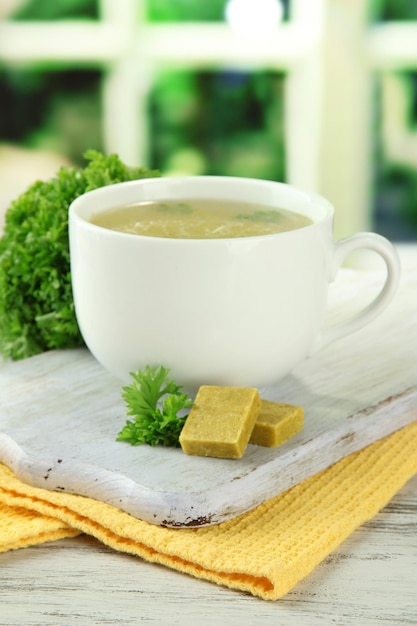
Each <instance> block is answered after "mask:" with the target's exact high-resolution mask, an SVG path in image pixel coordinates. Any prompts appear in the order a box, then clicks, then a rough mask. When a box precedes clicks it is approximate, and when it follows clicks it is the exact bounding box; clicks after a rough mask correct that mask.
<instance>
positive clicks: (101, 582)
mask: <svg viewBox="0 0 417 626" xmlns="http://www.w3.org/2000/svg"><path fill="white" fill-rule="evenodd" d="M405 252H406V255H405V257H404V258H405V262H406V263H409V262H410V258H414V259H415V258H416V256H417V248H416V247H414V248H413V249H410V248H407V250H405ZM410 254H411V256H410ZM413 262H414V261H413ZM416 416H417V412H416ZM138 623H140V624H150V625H154V624H170V625H173V626H174V625H176V624H178V625H179V624H181V625H182V626H183V625H188V624H195V623H200V624H203V626H206V625H208V626H209V625H211V624H213V625H214V624H222V626H228V625H230V626H236V625H237V624H240V625H243V626H245V625H246V626H257V625H259V626H261V625H262V626H265V625H269V624H271V625H272V624H274V625H275V624H277V625H283V626H292V625H294V626H295V625H297V626H299V625H300V624H302V625H304V624H305V625H308V626H316V625H317V626H318V625H326V626H327V625H333V624H336V625H340V626H350V625H352V626H353V625H354V626H358V625H361V626H362V625H366V626H370V625H373V624H375V625H382V624H383V625H384V626H397V625H398V626H399V625H402V624H404V625H408V626H410V625H414V626H415V625H417V476H415V477H414V478H413V479H412V480H410V481H409V482H408V483H407V485H406V486H405V487H404V488H403V489H402V490H401V491H400V492H399V493H398V494H397V495H396V496H395V497H394V498H393V500H392V501H391V502H390V503H389V504H388V505H387V506H386V507H385V509H383V510H382V511H381V512H380V513H379V514H378V515H377V516H376V517H375V518H374V519H373V520H371V521H370V522H368V523H366V524H364V525H363V526H362V527H361V528H359V529H358V530H357V531H356V532H355V533H353V535H351V536H350V537H349V538H348V539H347V540H346V541H345V542H344V543H343V544H342V545H341V546H340V547H339V548H338V549H337V550H335V551H334V552H333V553H332V554H331V555H330V556H329V557H327V559H325V560H324V561H323V562H322V563H321V564H320V565H319V566H318V567H317V568H316V569H315V570H314V572H313V573H312V574H310V575H309V576H308V577H307V578H306V579H304V580H303V581H301V582H300V583H299V584H298V585H297V586H296V587H295V589H293V591H291V592H290V593H289V594H287V596H285V597H284V598H283V599H281V600H278V601H276V602H266V601H263V600H260V599H258V598H255V597H252V596H251V595H249V594H244V593H240V592H237V591H230V590H228V589H226V588H222V587H218V586H217V585H214V584H212V583H208V582H204V581H200V580H196V579H193V578H191V577H189V576H186V575H184V574H180V573H178V572H176V571H171V570H169V569H167V568H165V567H162V566H158V565H154V564H149V563H146V562H144V561H142V560H141V559H139V558H137V557H132V556H128V555H125V554H120V553H117V552H114V551H112V550H110V549H108V548H106V547H105V546H103V545H101V544H100V543H99V542H97V541H95V540H93V539H91V538H89V537H85V536H80V537H77V538H75V539H65V540H62V541H58V542H54V543H49V544H44V545H40V546H37V547H32V548H26V549H22V550H17V551H11V552H6V553H3V554H1V555H0V626H14V625H19V626H35V625H36V626H43V625H48V624H53V625H55V626H61V625H62V626H67V625H68V626H70V625H72V624H77V625H78V624H81V625H89V626H90V625H91V626H93V625H94V626H95V625H101V624H114V625H117V624H123V625H125V624H126V625H128V624H138Z"/></svg>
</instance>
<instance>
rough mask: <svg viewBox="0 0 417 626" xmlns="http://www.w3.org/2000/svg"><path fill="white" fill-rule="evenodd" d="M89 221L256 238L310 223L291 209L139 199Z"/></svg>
mask: <svg viewBox="0 0 417 626" xmlns="http://www.w3.org/2000/svg"><path fill="white" fill-rule="evenodd" d="M91 222H92V223H93V224H96V225H97V226H102V227H103V228H109V229H111V230H116V231H120V232H123V233H131V234H135V235H147V236H149V237H166V238H171V239H226V238H229V237H233V238H234V237H256V236H259V235H271V234H274V233H281V232H285V231H289V230H294V229H297V228H303V227H305V226H308V225H309V224H312V220H311V219H310V218H308V217H306V216H304V215H301V214H300V213H295V212H294V211H289V210H287V209H279V208H277V209H275V208H271V207H270V206H265V205H257V204H253V203H245V202H233V201H229V200H227V201H219V200H187V201H176V200H175V201H173V200H166V201H161V202H140V203H137V204H129V205H125V206H120V207H116V208H113V209H109V210H107V211H103V212H102V213H98V214H96V215H93V217H92V218H91Z"/></svg>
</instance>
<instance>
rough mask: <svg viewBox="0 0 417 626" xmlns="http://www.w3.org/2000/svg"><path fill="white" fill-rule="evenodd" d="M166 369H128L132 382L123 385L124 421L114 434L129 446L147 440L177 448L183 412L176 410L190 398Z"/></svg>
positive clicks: (187, 406)
mask: <svg viewBox="0 0 417 626" xmlns="http://www.w3.org/2000/svg"><path fill="white" fill-rule="evenodd" d="M168 374H169V369H167V368H166V367H163V366H162V365H160V366H158V367H156V368H152V367H150V366H149V365H148V366H146V368H145V370H144V371H141V370H138V371H137V372H132V373H131V376H132V378H133V382H132V383H131V384H130V385H128V386H126V387H123V389H122V398H123V399H124V400H125V403H126V406H127V415H131V416H133V417H134V419H133V421H132V420H127V421H126V424H125V426H124V427H123V428H122V430H121V431H120V433H119V434H118V436H117V441H127V442H129V443H131V444H132V445H133V446H136V445H140V444H143V443H147V444H149V445H150V446H156V445H158V444H159V445H162V446H174V447H179V445H180V444H179V436H180V433H181V430H182V427H183V426H184V422H185V420H186V419H187V415H182V416H179V415H178V413H180V412H181V411H183V410H184V409H187V408H189V407H191V406H192V404H193V401H192V400H191V398H190V397H189V396H188V395H187V394H186V393H183V391H182V386H180V385H177V384H176V383H175V382H174V381H173V380H169V379H168Z"/></svg>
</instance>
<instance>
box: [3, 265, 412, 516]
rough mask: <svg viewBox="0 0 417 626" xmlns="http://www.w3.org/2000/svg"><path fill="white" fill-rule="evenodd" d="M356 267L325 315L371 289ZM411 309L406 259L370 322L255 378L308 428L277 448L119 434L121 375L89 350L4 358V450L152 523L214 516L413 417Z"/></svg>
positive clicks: (355, 302)
mask: <svg viewBox="0 0 417 626" xmlns="http://www.w3.org/2000/svg"><path fill="white" fill-rule="evenodd" d="M357 277H358V274H357V273H356V272H346V273H345V275H344V276H343V277H342V279H341V280H339V281H338V282H337V284H336V285H335V286H334V289H333V292H332V298H331V305H330V308H329V320H330V321H335V320H337V319H339V318H340V317H341V316H344V315H347V314H349V312H350V311H351V310H353V309H354V308H355V307H359V306H360V304H361V303H362V302H364V301H365V300H367V299H370V298H371V297H372V294H373V293H374V290H375V289H376V288H377V285H378V284H379V283H380V277H379V276H378V275H376V274H375V273H372V274H369V276H368V277H367V280H364V278H363V276H362V278H361V281H358V280H357ZM364 285H365V287H363V286H364ZM416 310H417V272H416V271H410V272H406V273H405V274H404V276H403V279H402V285H401V288H400V291H399V293H398V295H397V297H396V299H395V301H394V302H393V303H392V304H391V306H390V307H389V308H388V309H387V311H386V312H385V313H384V314H383V315H382V316H381V317H380V318H379V319H377V320H376V321H375V322H374V323H373V324H370V325H369V326H368V327H366V328H364V329H363V330H361V331H359V332H357V333H355V334H354V335H351V336H350V337H347V338H345V339H343V340H341V341H339V342H337V343H335V344H333V345H332V346H330V347H329V348H327V349H326V350H324V351H323V352H322V353H320V354H318V355H316V356H314V357H313V358H311V359H309V360H308V361H306V362H305V363H303V364H301V366H299V367H298V368H297V369H296V370H295V371H294V372H293V373H292V374H291V375H290V376H288V377H286V378H285V379H283V380H282V381H280V382H279V383H278V384H277V385H275V386H274V387H270V388H265V389H262V390H261V395H262V396H263V397H265V398H269V399H272V400H280V401H284V402H290V403H294V404H301V405H303V406H304V407H305V422H306V424H305V428H304V430H303V432H302V433H300V434H299V435H297V436H296V437H295V438H293V439H292V440H290V441H289V442H287V443H286V444H284V445H283V446H282V447H280V448H278V449H275V450H268V449H264V448H260V447H258V446H249V447H248V450H247V452H246V454H245V456H244V457H243V459H241V460H234V461H228V460H222V459H205V458H198V457H189V456H187V455H184V454H183V453H182V452H181V450H178V449H164V448H149V447H148V446H139V447H131V446H129V445H127V444H121V443H117V442H116V441H115V437H116V435H117V432H118V431H119V430H120V428H121V427H122V425H123V424H124V421H125V419H126V416H125V411H124V406H123V402H122V399H121V396H120V383H119V382H118V381H117V380H115V379H114V378H112V377H111V376H110V375H109V374H107V373H106V372H105V371H104V370H103V369H102V368H101V367H100V366H99V365H98V364H97V363H96V362H95V361H94V359H93V358H92V357H91V356H90V354H89V353H88V352H87V351H86V350H73V351H64V352H51V353H47V354H43V355H40V356H38V357H34V358H32V359H28V360H26V361H23V362H17V363H11V364H7V365H4V366H3V368H2V369H1V370H0V429H1V430H2V431H3V434H0V461H2V462H3V463H5V464H6V465H8V466H9V467H11V468H12V469H13V470H14V471H15V472H16V474H17V475H18V476H19V477H20V478H21V479H22V480H24V481H27V482H29V483H31V484H34V485H37V486H40V487H43V488H47V489H54V490H60V491H67V492H72V493H79V494H82V495H87V496H90V497H93V498H96V499H100V500H103V501H105V502H108V503H111V504H114V505H116V506H118V507H119V508H122V509H123V510H126V511H128V512H129V513H131V514H132V515H134V516H137V517H139V518H141V519H145V520H147V521H150V522H152V523H157V524H162V525H167V526H198V525H202V524H210V523H217V522H219V521H222V520H224V519H227V518H230V517H233V516H235V515H237V514H240V513H242V512H243V511H245V510H248V509H250V508H252V507H253V506H256V505H257V504H259V503H260V502H262V501H263V500H265V499H267V498H270V497H271V496H273V495H275V494H277V493H280V492H282V491H284V490H286V489H288V488H289V487H291V486H293V485H294V484H296V483H298V482H300V481H301V480H304V479H305V478H307V477H308V476H311V475H313V474H315V473H316V472H318V471H320V470H322V469H324V468H325V467H327V466H329V465H331V464H332V463H334V462H335V461H337V460H339V459H340V458H342V457H344V456H346V455H347V454H350V453H351V452H354V451H356V450H358V449H360V448H362V447H364V446H366V445H368V444H370V443H372V442H373V441H375V440H376V439H378V438H381V437H383V436H385V435H387V434H389V433H391V432H393V431H394V430H397V429H398V428H401V427H402V426H404V425H406V424H408V423H410V422H411V421H414V420H415V419H416V413H415V406H416V402H417V358H416V354H417V324H416ZM236 480H239V489H238V490H237V489H236V488H235V485H236V482H235V481H236Z"/></svg>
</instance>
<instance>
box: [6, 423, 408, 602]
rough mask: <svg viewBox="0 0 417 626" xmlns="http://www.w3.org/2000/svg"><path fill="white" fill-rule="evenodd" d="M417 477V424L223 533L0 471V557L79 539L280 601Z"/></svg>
mask: <svg viewBox="0 0 417 626" xmlns="http://www.w3.org/2000/svg"><path fill="white" fill-rule="evenodd" d="M415 473H417V422H414V423H413V424H411V425H409V426H406V427H405V428H402V429H401V430H399V431H397V432H395V433H394V434H392V435H390V436H388V437H386V438H385V439H382V440H380V441H378V442H376V443H374V444H372V445H370V446H368V447H367V448H365V449H363V450H361V451H360V452H357V453H355V454H352V455H350V456H349V457H346V458H345V459H342V460H341V461H339V462H338V463H336V464H335V465H333V466H332V467H330V468H328V469H327V470H325V471H323V472H321V473H320V474H317V475H316V476H313V477H312V478H310V479H308V480H305V481H304V482H303V483H301V484H299V485H297V486H296V487H293V488H292V489H290V490H288V491H286V492H285V493H283V494H281V495H279V496H276V497H274V498H272V499H271V500H269V501H267V502H265V503H264V504H262V505H260V506H258V507H257V508H256V509H254V510H253V511H250V512H249V513H245V514H243V515H241V516H239V517H238V518H236V519H234V520H231V521H227V522H224V523H222V524H219V525H217V526H210V527H205V528H198V529H167V528H161V527H158V526H154V525H152V524H149V523H147V522H143V521H141V520H137V519H135V518H133V517H131V516H130V515H128V514H126V513H123V512H122V511H120V510H118V509H116V508H114V507H112V506H109V505H107V504H104V503H102V502H98V501H95V500H91V499H89V498H85V497H82V496H75V495H69V494H63V493H55V492H50V491H45V490H43V489H38V488H34V487H30V486H28V485H25V484H23V483H22V482H21V481H19V480H17V478H16V477H15V476H14V475H13V474H12V472H11V471H10V470H8V469H7V468H6V467H5V466H4V465H0V551H1V550H3V551H5V550H10V549H12V548H20V547H24V546H28V545H34V544H37V543H42V542H45V541H51V540H54V539H59V538H62V537H68V536H74V535H75V534H77V533H79V532H84V533H88V534H90V535H93V536H94V537H96V538H97V539H99V540H100V541H102V542H103V543H105V544H107V545H108V546H111V547H112V548H114V549H115V550H120V551H122V552H128V553H130V554H136V555H138V556H140V557H142V558H144V559H147V560H149V561H153V562H156V563H162V564H163V565H166V566H169V567H172V568H174V569H176V570H179V571H181V572H185V573H187V574H191V575H193V576H196V577H197V578H202V579H205V580H209V581H212V582H215V583H217V584H221V585H226V586H228V587H230V588H233V589H239V590H243V591H248V592H250V593H252V594H253V595H255V596H260V597H261V598H264V599H272V600H274V599H277V598H280V597H282V596H283V595H284V594H286V593H287V592H288V591H289V590H290V589H292V588H293V587H294V585H295V584H296V583H297V582H298V581H300V580H301V579H302V578H304V577H305V576H307V574H309V573H310V572H311V571H312V570H313V568H314V567H315V566H316V565H318V563H320V561H322V560H323V559H324V558H325V557H326V556H327V555H328V554H329V553H330V552H331V551H332V550H334V549H335V548H336V547H337V546H338V545H339V544H340V543H341V542H342V541H343V540H344V539H345V538H346V537H348V535H349V534H350V533H352V532H353V531H354V530H355V529H356V528H357V527H358V526H360V525H361V524H362V523H364V522H365V521H367V520H369V519H370V518H372V517H373V516H374V515H375V514H376V513H377V512H378V511H379V510H380V509H381V508H382V507H383V506H384V505H385V504H387V502H388V501H389V500H390V499H391V498H392V496H393V495H394V494H395V493H396V492H397V491H398V490H399V489H401V487H402V486H403V485H404V484H405V483H406V481H407V480H408V479H409V478H411V477H412V476H413V475H414V474H415Z"/></svg>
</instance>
